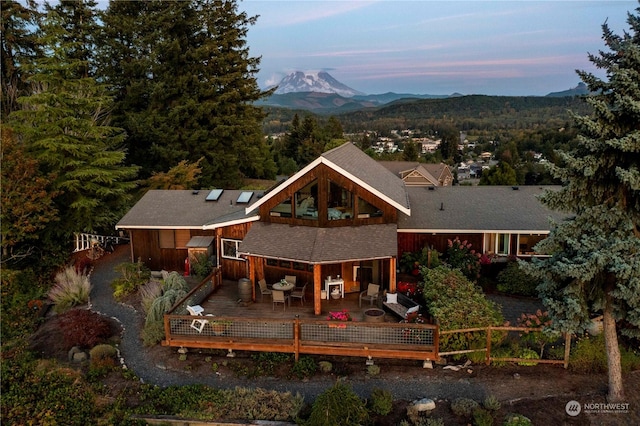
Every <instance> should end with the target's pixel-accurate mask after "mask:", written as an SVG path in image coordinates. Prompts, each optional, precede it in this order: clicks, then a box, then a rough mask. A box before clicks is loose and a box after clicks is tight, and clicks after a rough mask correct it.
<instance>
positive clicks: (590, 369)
mask: <svg viewBox="0 0 640 426" xmlns="http://www.w3.org/2000/svg"><path fill="white" fill-rule="evenodd" d="M620 364H621V368H622V372H623V373H628V372H630V371H633V370H636V369H638V368H640V355H638V354H636V353H635V352H633V351H631V350H629V349H627V348H625V347H624V346H622V345H621V346H620ZM569 368H570V369H571V370H572V371H576V372H579V373H605V372H606V371H607V351H606V349H605V344H604V335H603V334H600V335H598V336H595V337H592V336H588V335H585V337H583V338H581V339H579V340H578V341H577V342H576V345H575V347H574V348H573V349H572V351H571V355H570V357H569Z"/></svg>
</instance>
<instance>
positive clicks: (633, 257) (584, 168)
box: [530, 8, 640, 402]
mask: <svg viewBox="0 0 640 426" xmlns="http://www.w3.org/2000/svg"><path fill="white" fill-rule="evenodd" d="M636 12H638V13H640V8H637V9H636ZM627 22H628V23H629V25H630V27H631V32H630V33H627V32H625V33H624V34H623V35H622V36H618V35H615V34H613V33H612V32H611V30H610V29H609V27H608V26H607V24H606V23H605V24H604V25H603V26H602V29H603V39H604V42H605V44H606V46H607V47H608V49H609V50H608V51H600V52H599V54H598V55H593V54H590V55H589V59H590V61H591V62H592V63H593V64H595V66H596V67H597V68H599V69H602V70H604V71H605V72H606V76H607V78H606V79H605V80H603V79H601V78H599V77H597V76H595V75H593V74H591V73H587V72H584V71H579V72H578V74H579V75H580V77H581V79H582V81H584V82H585V83H586V84H587V86H588V87H589V91H590V92H591V93H593V95H590V96H588V97H587V102H588V103H589V104H590V105H591V106H592V107H593V110H594V113H593V114H592V115H590V116H576V117H575V121H576V123H577V127H578V129H579V139H578V147H577V148H576V149H574V150H572V151H570V152H567V153H559V156H560V158H561V163H560V165H558V166H556V167H554V168H553V169H552V173H553V175H554V177H556V178H558V179H560V180H561V181H562V184H563V186H562V188H561V189H560V190H559V191H556V192H551V191H549V192H546V193H545V194H544V196H543V197H542V202H543V203H544V204H545V205H547V206H549V207H550V208H553V209H555V210H560V211H567V212H570V213H571V214H572V215H573V216H572V217H570V218H569V219H567V220H566V221H563V222H561V223H558V224H556V225H555V226H554V227H553V229H552V231H551V233H550V235H549V237H548V238H547V239H545V240H543V241H542V242H541V243H539V247H536V251H541V252H546V253H550V254H552V256H551V257H550V258H548V259H542V260H539V261H537V262H536V263H535V264H534V265H533V267H532V268H530V269H531V271H532V272H535V273H536V274H537V276H538V277H539V278H541V279H542V283H541V284H540V286H539V287H538V289H539V291H540V295H541V297H542V299H543V302H544V303H545V305H546V307H547V308H548V310H549V313H550V315H551V316H552V318H553V320H554V324H555V326H556V327H557V328H559V329H560V330H563V331H568V332H576V331H581V330H584V328H585V327H586V325H587V323H588V321H589V317H590V315H591V314H593V313H596V312H600V313H602V314H603V318H604V338H605V346H606V351H607V360H608V372H609V390H608V400H609V401H610V402H615V401H622V400H624V389H623V385H622V373H621V367H620V351H619V346H618V335H617V330H616V329H617V327H619V328H620V329H621V332H622V333H625V334H627V335H630V336H635V337H640V169H639V165H640V124H639V123H640V16H639V15H638V14H636V15H632V14H631V13H629V15H628V20H627Z"/></svg>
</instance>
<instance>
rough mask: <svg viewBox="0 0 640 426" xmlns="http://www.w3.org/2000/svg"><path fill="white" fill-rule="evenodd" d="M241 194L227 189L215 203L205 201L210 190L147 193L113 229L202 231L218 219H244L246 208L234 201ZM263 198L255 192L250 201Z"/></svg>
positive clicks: (153, 191)
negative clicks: (205, 225)
mask: <svg viewBox="0 0 640 426" xmlns="http://www.w3.org/2000/svg"><path fill="white" fill-rule="evenodd" d="M241 192H243V191H237V190H229V189H226V190H224V191H223V192H222V195H221V196H220V198H219V199H218V201H205V198H206V197H207V195H208V194H209V190H206V189H203V190H199V191H198V192H197V193H195V191H191V190H150V191H147V193H146V194H144V196H143V197H142V198H141V199H140V201H138V202H137V203H136V205H135V206H133V207H132V208H131V210H129V211H128V212H127V214H125V215H124V217H123V218H122V219H120V221H119V222H118V224H117V225H116V229H124V228H143V229H145V228H146V229H162V228H172V229H180V228H182V229H202V227H203V225H204V224H207V223H209V222H212V221H216V222H219V221H220V218H223V217H227V216H230V217H233V218H234V220H238V219H242V218H247V216H246V215H245V213H244V209H245V207H246V206H247V205H246V204H237V203H236V200H237V199H238V196H239V195H240V193H241ZM261 194H262V192H261V191H255V193H254V195H253V197H252V200H253V199H256V198H257V197H259V196H260V195H261Z"/></svg>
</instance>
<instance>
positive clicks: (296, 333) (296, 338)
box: [293, 315, 300, 362]
mask: <svg viewBox="0 0 640 426" xmlns="http://www.w3.org/2000/svg"><path fill="white" fill-rule="evenodd" d="M293 349H294V354H295V359H296V362H298V359H299V358H300V315H296V318H295V320H294V321H293Z"/></svg>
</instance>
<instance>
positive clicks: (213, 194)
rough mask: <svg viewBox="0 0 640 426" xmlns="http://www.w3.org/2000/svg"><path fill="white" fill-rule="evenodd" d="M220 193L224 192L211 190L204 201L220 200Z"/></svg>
mask: <svg viewBox="0 0 640 426" xmlns="http://www.w3.org/2000/svg"><path fill="white" fill-rule="evenodd" d="M222 191H224V189H212V190H211V192H209V195H207V198H205V200H206V201H218V198H220V196H221V195H222Z"/></svg>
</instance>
